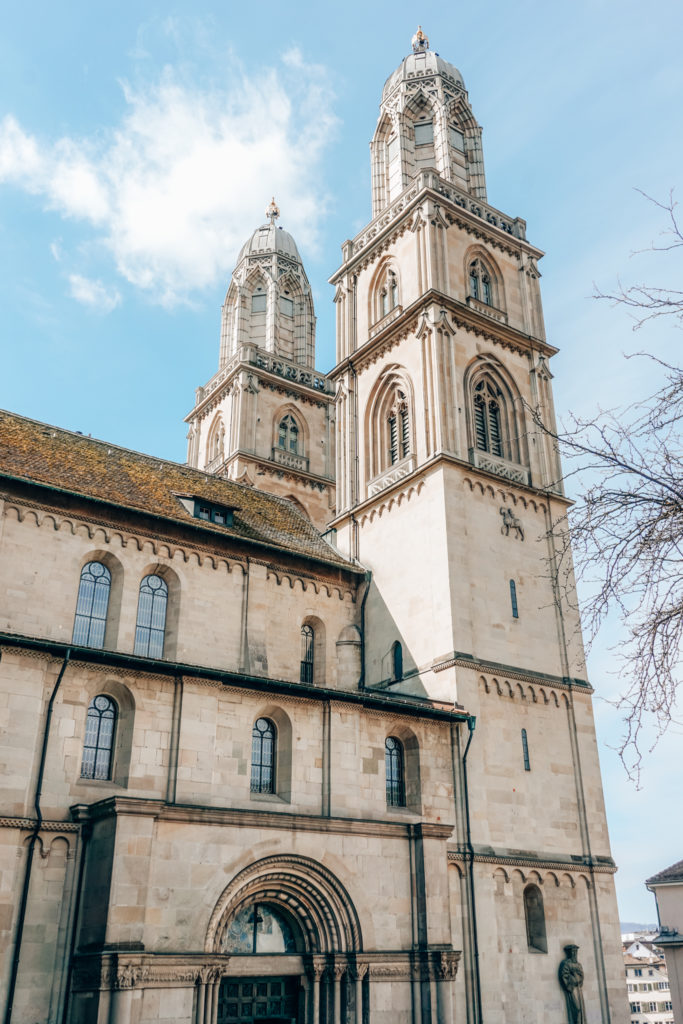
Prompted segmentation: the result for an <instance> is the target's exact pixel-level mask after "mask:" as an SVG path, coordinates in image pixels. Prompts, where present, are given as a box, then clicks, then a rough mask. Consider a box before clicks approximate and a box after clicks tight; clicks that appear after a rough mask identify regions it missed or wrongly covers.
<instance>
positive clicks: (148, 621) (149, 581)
mask: <svg viewBox="0 0 683 1024" xmlns="http://www.w3.org/2000/svg"><path fill="white" fill-rule="evenodd" d="M167 605H168V587H167V585H166V583H165V581H164V580H162V578H161V576H156V575H150V576H145V578H144V579H143V581H142V583H141V584H140V596H139V598H138V618H137V624H136V626H135V649H134V653H135V654H141V655H142V656H143V657H145V658H161V657H163V654H164V636H165V633H166V607H167Z"/></svg>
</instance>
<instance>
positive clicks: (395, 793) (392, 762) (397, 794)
mask: <svg viewBox="0 0 683 1024" xmlns="http://www.w3.org/2000/svg"><path fill="white" fill-rule="evenodd" d="M384 763H385V766H386V776H387V807H405V805H406V791H405V783H404V778H403V744H402V743H401V741H400V740H397V739H396V737H394V736H387V739H386V742H385V744H384Z"/></svg>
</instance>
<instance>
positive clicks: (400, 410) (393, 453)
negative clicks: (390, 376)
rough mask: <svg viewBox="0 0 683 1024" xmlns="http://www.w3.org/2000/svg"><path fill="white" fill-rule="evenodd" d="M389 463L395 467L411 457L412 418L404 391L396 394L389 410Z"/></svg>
mask: <svg viewBox="0 0 683 1024" xmlns="http://www.w3.org/2000/svg"><path fill="white" fill-rule="evenodd" d="M388 425H389V462H390V464H391V465H392V466H393V464H394V463H395V462H400V461H401V459H405V457H406V456H407V455H410V418H409V414H408V402H407V400H406V396H405V395H404V393H403V392H402V391H397V392H396V400H395V401H394V404H393V405H392V407H391V409H390V410H389V417H388Z"/></svg>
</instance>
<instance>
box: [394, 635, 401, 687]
mask: <svg viewBox="0 0 683 1024" xmlns="http://www.w3.org/2000/svg"><path fill="white" fill-rule="evenodd" d="M391 673H392V675H391V678H392V682H394V683H397V682H399V681H400V680H401V679H403V648H402V647H401V644H400V643H399V641H398V640H396V642H395V643H394V645H393V646H392V648H391Z"/></svg>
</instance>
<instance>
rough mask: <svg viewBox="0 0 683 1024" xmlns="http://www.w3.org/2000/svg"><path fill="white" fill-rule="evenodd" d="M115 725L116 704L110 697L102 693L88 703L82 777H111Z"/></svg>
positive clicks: (101, 778)
mask: <svg viewBox="0 0 683 1024" xmlns="http://www.w3.org/2000/svg"><path fill="white" fill-rule="evenodd" d="M115 726H116V705H115V704H114V701H113V700H111V698H110V697H105V695H104V694H103V693H101V694H99V695H98V696H97V697H95V698H94V699H93V700H91V701H90V704H89V705H88V715H87V717H86V720H85V741H84V743H83V760H82V762H81V778H82V779H100V780H104V779H109V778H111V760H112V751H113V748H114V730H115Z"/></svg>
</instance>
